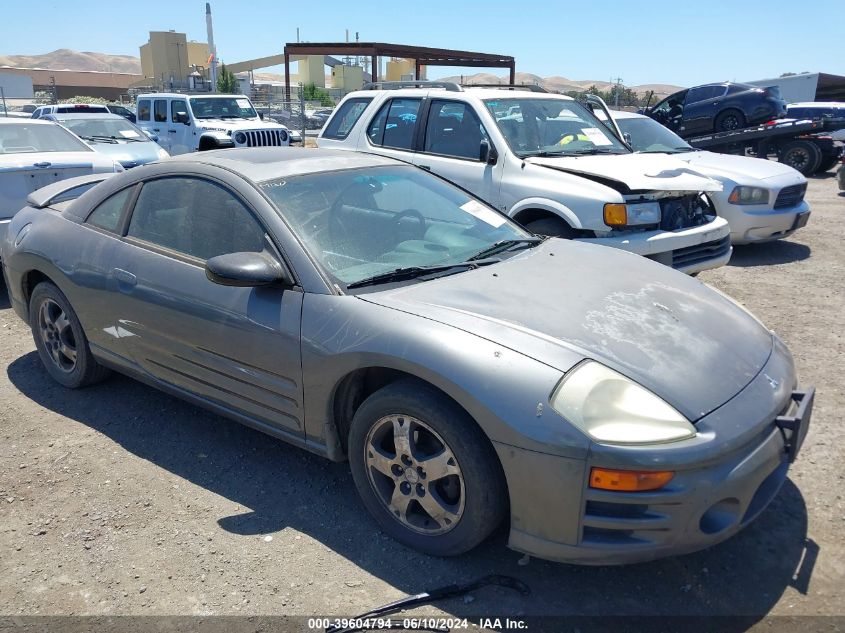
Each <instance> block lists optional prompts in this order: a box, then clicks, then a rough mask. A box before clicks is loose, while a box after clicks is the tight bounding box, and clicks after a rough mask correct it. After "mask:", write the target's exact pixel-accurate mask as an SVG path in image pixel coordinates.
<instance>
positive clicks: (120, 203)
mask: <svg viewBox="0 0 845 633" xmlns="http://www.w3.org/2000/svg"><path fill="white" fill-rule="evenodd" d="M134 189H135V188H134V187H127V188H126V189H124V190H123V191H118V192H117V193H115V194H113V195H111V196H109V197H108V198H106V199H105V200H103V201H102V202H101V203H100V204H98V205H97V207H96V208H95V209H94V210H93V211H92V212H91V213H90V214H89V215H88V219H87V220H86V222H87V223H88V224H93V225H94V226H96V227H99V228H101V229H104V230H106V231H110V232H112V233H117V231H118V229H119V228H120V219H121V217H122V216H123V210H124V209H125V208H126V202H127V201H128V200H129V197H130V196H131V195H132V191H134Z"/></svg>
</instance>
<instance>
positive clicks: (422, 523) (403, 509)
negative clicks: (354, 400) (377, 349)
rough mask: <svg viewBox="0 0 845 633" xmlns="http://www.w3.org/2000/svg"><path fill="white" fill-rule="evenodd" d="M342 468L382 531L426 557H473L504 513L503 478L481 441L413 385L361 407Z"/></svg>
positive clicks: (448, 407) (459, 415) (398, 386)
mask: <svg viewBox="0 0 845 633" xmlns="http://www.w3.org/2000/svg"><path fill="white" fill-rule="evenodd" d="M349 461H350V465H351V469H352V477H353V479H354V481H355V486H356V488H357V489H358V494H359V495H360V496H361V499H362V501H363V502H364V505H365V506H366V508H367V510H368V511H369V512H370V514H371V515H372V516H373V518H375V520H376V521H377V522H378V524H379V525H380V526H381V528H382V529H383V530H384V531H385V532H387V533H388V534H389V535H390V536H392V537H393V538H395V539H396V540H397V541H400V542H401V543H403V544H405V545H407V546H408V547H411V548H413V549H416V550H419V551H421V552H423V553H425V554H430V555H433V556H455V555H458V554H463V553H464V552H467V551H469V550H471V549H473V548H474V547H475V546H477V545H478V544H479V543H481V542H482V541H483V540H484V539H486V538H487V537H488V536H489V535H490V533H491V532H492V531H493V530H494V529H495V528H496V527H497V526H498V525H499V523H501V521H502V518H503V517H504V515H505V511H506V509H507V489H506V485H505V481H504V475H503V474H502V470H501V466H500V464H499V461H498V458H497V457H496V453H495V451H494V450H493V447H492V446H491V445H490V442H489V440H488V439H487V437H486V436H485V435H484V433H483V432H482V431H481V429H480V428H479V427H478V426H477V425H476V423H475V422H474V421H473V420H472V419H471V418H470V417H469V416H468V415H467V413H466V412H465V411H463V410H462V409H461V408H460V407H458V406H457V405H456V404H455V403H454V402H452V401H451V400H450V399H448V398H447V397H445V396H444V395H443V394H441V393H439V392H438V391H436V390H435V389H433V388H431V387H430V386H428V385H426V384H425V383H422V382H419V381H416V380H412V379H406V380H400V381H397V382H394V383H391V384H390V385H388V386H386V387H384V388H383V389H381V390H379V391H377V392H375V393H374V394H372V395H371V396H370V397H369V398H367V399H366V400H365V401H364V402H363V403H362V404H361V406H360V407H359V409H358V411H357V412H356V413H355V416H354V417H353V419H352V425H351V428H350V432H349Z"/></svg>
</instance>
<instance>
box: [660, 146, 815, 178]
mask: <svg viewBox="0 0 845 633" xmlns="http://www.w3.org/2000/svg"><path fill="white" fill-rule="evenodd" d="M674 156H675V158H677V159H678V160H682V161H684V162H685V163H687V164H688V165H689V166H690V167H692V168H693V169H695V170H697V171H700V172H701V173H702V174H706V175H707V176H711V177H714V178H730V179H731V180H734V181H736V180H737V179H738V178H742V179H743V180H744V181H748V180H753V179H758V180H767V179H769V178H772V179H778V180H783V181H784V184H785V185H791V184H800V183H802V182H804V181H806V178H804V176H802V175H801V173H800V172H798V171H797V170H795V169H793V168H792V167H790V166H789V165H784V164H783V163H778V162H775V161H773V160H767V159H763V158H754V157H752V156H735V155H733V154H716V153H714V152H686V153H683V154H675V155H674ZM748 184H751V183H748Z"/></svg>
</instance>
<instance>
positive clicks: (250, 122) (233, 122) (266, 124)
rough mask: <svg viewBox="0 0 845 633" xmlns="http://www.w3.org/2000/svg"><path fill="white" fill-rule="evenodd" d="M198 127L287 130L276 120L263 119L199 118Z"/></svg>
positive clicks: (209, 128) (208, 128)
mask: <svg viewBox="0 0 845 633" xmlns="http://www.w3.org/2000/svg"><path fill="white" fill-rule="evenodd" d="M197 127H198V128H200V129H205V130H223V131H226V132H228V131H230V130H232V131H234V130H286V129H287V128H286V127H285V126H284V125H281V124H279V123H276V122H275V121H262V120H261V119H198V120H197Z"/></svg>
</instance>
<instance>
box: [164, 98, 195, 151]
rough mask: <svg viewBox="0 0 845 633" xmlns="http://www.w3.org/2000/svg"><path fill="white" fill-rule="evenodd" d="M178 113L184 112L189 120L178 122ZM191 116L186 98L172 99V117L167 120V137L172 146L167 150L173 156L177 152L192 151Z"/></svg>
mask: <svg viewBox="0 0 845 633" xmlns="http://www.w3.org/2000/svg"><path fill="white" fill-rule="evenodd" d="M177 113H184V114H185V116H187V117H188V122H187V123H180V122H178V121H177V116H176V115H177ZM190 117H191V114H190V112H189V111H188V102H187V101H186V100H185V99H173V100H171V101H170V118H169V119H168V121H167V138H168V141H169V142H170V147H168V148H167V151H168V152H170V154H171V155H172V156H175V155H176V154H187V153H188V152H190V151H191V118H190Z"/></svg>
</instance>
